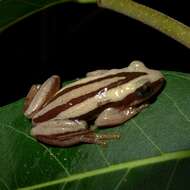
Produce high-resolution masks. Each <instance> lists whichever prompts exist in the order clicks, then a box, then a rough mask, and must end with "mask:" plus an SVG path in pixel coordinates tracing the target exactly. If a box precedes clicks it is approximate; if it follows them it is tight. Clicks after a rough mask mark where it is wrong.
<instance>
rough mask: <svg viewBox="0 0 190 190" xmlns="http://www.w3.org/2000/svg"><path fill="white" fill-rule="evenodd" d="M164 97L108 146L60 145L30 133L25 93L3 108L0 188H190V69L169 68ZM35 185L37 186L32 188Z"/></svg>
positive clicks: (120, 129) (0, 114)
mask: <svg viewBox="0 0 190 190" xmlns="http://www.w3.org/2000/svg"><path fill="white" fill-rule="evenodd" d="M164 74H165V76H166V80H167V85H166V87H165V89H164V91H163V92H162V93H161V95H160V96H159V97H158V99H157V100H156V101H155V102H154V103H153V104H152V105H151V106H150V107H149V108H147V109H146V110H144V111H143V112H141V113H140V114H139V115H138V116H136V117H135V118H133V119H131V120H130V121H128V122H127V123H125V124H123V125H121V126H119V127H115V128H110V129H105V130H99V132H100V133H101V132H119V133H120V134H121V139H119V140H115V141H111V142H109V143H108V146H107V147H101V146H98V145H89V144H82V145H78V146H74V147H70V148H55V147H50V146H46V145H43V144H41V143H38V142H37V141H36V140H35V139H34V138H33V137H31V136H30V129H31V127H32V125H31V122H30V121H29V120H28V119H26V118H25V117H24V116H23V111H22V109H23V99H22V100H19V101H17V102H15V103H12V104H10V105H7V106H5V107H2V108H0V189H1V190H6V189H17V188H21V187H26V189H35V188H39V189H42V188H44V189H53V190H54V189H60V190H61V189H66V190H67V189H83V190H84V189H92V190H93V189H94V190H100V189H114V190H118V189H119V190H120V189H133V190H138V189H142V187H143V189H145V190H146V189H147V190H148V189H150V190H153V189H158V190H160V189H172V190H173V189H189V188H190V181H189V171H190V162H189V160H190V159H189V158H190V96H189V94H190V75H188V74H183V73H175V72H164ZM29 186H31V187H30V188H29Z"/></svg>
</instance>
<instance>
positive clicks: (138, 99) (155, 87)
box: [127, 61, 166, 107]
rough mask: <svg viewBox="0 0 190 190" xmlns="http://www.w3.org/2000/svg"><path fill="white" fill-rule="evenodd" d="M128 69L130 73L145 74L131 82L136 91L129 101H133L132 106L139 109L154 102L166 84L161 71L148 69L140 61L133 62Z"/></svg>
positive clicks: (129, 97)
mask: <svg viewBox="0 0 190 190" xmlns="http://www.w3.org/2000/svg"><path fill="white" fill-rule="evenodd" d="M127 69H128V72H140V73H145V74H144V75H142V76H140V77H138V78H136V79H135V80H133V81H131V85H132V87H133V88H134V89H135V90H134V92H133V93H131V94H130V95H129V96H128V101H129V99H130V100H131V102H130V106H135V107H136V106H137V107H138V106H139V105H142V104H146V103H149V102H150V101H152V100H154V99H155V97H157V95H158V94H159V93H160V92H161V91H162V89H163V87H164V85H165V83H166V81H165V79H164V76H163V75H162V73H161V72H160V71H157V70H152V69H148V68H147V67H145V65H144V64H143V63H142V62H140V61H133V62H132V63H131V64H130V65H129V66H128V67H127Z"/></svg>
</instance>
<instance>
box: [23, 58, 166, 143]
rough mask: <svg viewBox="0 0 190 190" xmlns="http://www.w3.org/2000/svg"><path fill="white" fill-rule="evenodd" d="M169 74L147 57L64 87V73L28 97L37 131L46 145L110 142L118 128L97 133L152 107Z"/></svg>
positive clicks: (27, 113)
mask: <svg viewBox="0 0 190 190" xmlns="http://www.w3.org/2000/svg"><path fill="white" fill-rule="evenodd" d="M165 82H166V80H165V78H164V76H163V75H162V73H161V72H160V71H158V70H153V69H149V68H147V67H146V66H145V65H144V63H143V62H141V61H138V60H135V61H132V62H131V63H130V64H129V66H128V67H125V68H120V69H102V70H96V71H91V72H88V73H87V74H86V77H84V78H81V79H78V80H76V81H75V82H72V83H70V84H68V85H65V86H63V87H61V80H60V77H59V76H58V75H53V76H51V77H50V78H48V79H47V80H46V81H45V82H44V83H43V84H41V85H40V84H36V85H32V87H31V88H30V90H29V92H28V94H27V96H26V98H25V102H24V115H25V116H26V117H27V118H28V119H31V121H32V125H33V127H32V129H31V135H32V136H33V137H34V138H36V139H37V140H38V141H40V142H41V143H44V144H48V145H52V146H58V147H69V146H73V145H77V144H81V143H88V144H104V145H105V144H106V142H107V141H108V140H110V139H118V138H120V134H118V133H97V132H96V128H98V129H103V128H104V129H105V128H108V127H116V126H119V125H120V124H123V123H125V122H126V121H128V120H129V119H131V118H133V117H134V116H136V115H137V114H138V113H140V112H141V111H142V110H144V109H145V108H147V107H148V106H149V105H150V104H151V103H152V100H153V99H155V98H156V97H157V96H158V95H159V94H160V92H161V91H162V89H163V87H164V85H165Z"/></svg>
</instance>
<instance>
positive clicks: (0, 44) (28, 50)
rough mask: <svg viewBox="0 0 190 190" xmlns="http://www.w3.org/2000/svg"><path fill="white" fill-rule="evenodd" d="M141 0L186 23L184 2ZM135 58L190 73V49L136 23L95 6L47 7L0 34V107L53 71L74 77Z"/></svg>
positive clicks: (122, 64)
mask: <svg viewBox="0 0 190 190" xmlns="http://www.w3.org/2000/svg"><path fill="white" fill-rule="evenodd" d="M141 2H143V3H144V4H146V5H149V6H150V7H153V8H155V9H157V10H160V11H162V12H164V13H167V14H168V15H170V16H172V17H173V18H176V19H178V20H179V21H181V22H183V23H185V24H187V25H190V18H189V15H188V14H189V10H188V7H189V6H188V5H187V4H188V1H187V0H180V1H179V0H176V1H174V0H165V1H159V0H154V1H152V2H148V1H147V0H143V1H142V0H141ZM148 3H149V4H148ZM134 59H135V60H136V59H139V60H142V61H144V62H145V64H146V65H147V66H148V67H151V68H154V69H162V70H174V71H181V72H187V73H190V63H189V60H190V53H189V49H188V48H186V47H184V46H183V45H181V44H179V43H177V42H176V41H174V40H172V39H170V38H169V37H167V36H165V35H164V34H162V33H160V32H158V31H156V30H154V29H152V28H150V27H148V26H146V25H143V24H142V23H140V22H138V21H135V20H133V19H130V18H128V17H126V16H123V15H121V14H118V13H115V12H112V11H109V10H105V9H100V8H98V7H97V6H96V5H95V4H88V5H87V4H76V3H64V4H62V5H58V6H54V7H51V8H49V9H47V10H45V11H43V12H40V13H37V14H35V15H33V16H30V17H28V18H26V19H24V20H23V21H21V22H19V23H18V24H16V25H14V26H12V27H11V28H9V29H7V30H6V31H4V32H3V33H1V34H0V60H1V64H0V65H1V69H0V84H1V95H0V106H2V105H6V104H8V103H11V102H13V101H16V100H18V99H20V98H22V97H24V96H25V95H26V93H27V91H28V90H29V88H30V86H31V85H32V84H33V83H41V82H43V81H44V80H45V79H46V78H47V77H49V76H51V75H52V74H58V75H60V76H61V78H62V80H63V81H65V80H72V79H75V78H77V77H82V76H84V75H85V73H86V72H88V71H91V70H95V69H102V68H121V67H126V66H127V65H128V64H129V63H130V62H131V61H132V60H134Z"/></svg>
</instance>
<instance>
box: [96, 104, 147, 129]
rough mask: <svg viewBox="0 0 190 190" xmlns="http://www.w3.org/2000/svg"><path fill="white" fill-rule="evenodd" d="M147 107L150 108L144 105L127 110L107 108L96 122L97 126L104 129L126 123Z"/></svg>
mask: <svg viewBox="0 0 190 190" xmlns="http://www.w3.org/2000/svg"><path fill="white" fill-rule="evenodd" d="M146 107H148V104H143V105H141V106H139V107H128V108H126V109H118V108H113V107H111V108H107V109H105V110H104V111H103V112H102V113H100V115H99V116H98V118H97V119H96V120H95V125H96V126H98V127H104V126H114V125H118V124H121V123H124V122H125V121H127V120H129V119H130V118H132V117H134V116H135V115H136V114H138V113H139V112H141V110H143V109H144V108H146Z"/></svg>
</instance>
